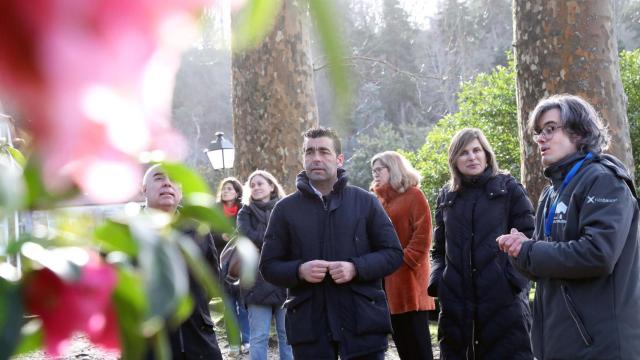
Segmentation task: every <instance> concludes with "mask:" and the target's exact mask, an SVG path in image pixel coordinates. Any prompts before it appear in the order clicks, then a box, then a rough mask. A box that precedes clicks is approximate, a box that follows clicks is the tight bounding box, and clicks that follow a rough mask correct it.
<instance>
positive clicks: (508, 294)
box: [428, 171, 534, 360]
mask: <svg viewBox="0 0 640 360" xmlns="http://www.w3.org/2000/svg"><path fill="white" fill-rule="evenodd" d="M435 219H436V223H435V228H434V246H433V249H432V251H431V263H432V271H431V279H430V281H429V288H428V293H429V295H431V296H437V297H438V299H439V301H440V318H439V321H438V340H439V342H440V351H441V359H443V360H447V359H532V358H533V356H532V353H531V345H530V342H529V331H530V325H531V313H530V310H529V303H528V290H529V281H528V280H527V279H526V278H525V277H523V276H522V275H521V274H519V273H518V272H517V271H516V270H515V268H514V267H513V266H512V265H511V263H510V261H509V259H508V256H507V255H506V254H505V253H503V252H501V251H500V250H499V248H498V245H497V243H496V238H497V237H498V236H500V235H502V234H506V233H508V232H509V231H510V229H511V228H516V229H518V230H519V231H521V232H523V233H524V234H526V235H527V236H530V235H531V234H532V232H533V228H534V218H533V207H532V205H531V202H530V201H529V199H528V198H527V194H526V193H525V190H524V189H523V187H522V185H520V184H518V183H517V181H516V180H515V179H514V178H513V177H512V176H510V175H504V174H498V175H495V176H491V174H490V172H489V171H485V172H484V174H483V175H481V176H480V178H478V179H476V180H475V181H474V182H468V181H466V182H463V184H462V187H461V189H459V190H458V191H454V192H451V191H449V190H448V185H446V186H445V187H444V188H443V189H442V190H441V192H440V196H439V197H438V201H437V209H436V216H435Z"/></svg>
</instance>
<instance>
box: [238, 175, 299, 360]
mask: <svg viewBox="0 0 640 360" xmlns="http://www.w3.org/2000/svg"><path fill="white" fill-rule="evenodd" d="M284 195H285V193H284V190H282V187H281V186H280V184H279V183H278V181H277V180H276V179H275V177H273V175H271V174H270V173H268V172H266V171H263V170H256V171H254V172H253V173H251V175H249V178H248V179H247V183H246V185H245V192H244V201H243V204H244V205H243V206H242V208H241V209H240V212H239V213H238V223H237V227H238V231H239V232H240V234H242V235H244V236H246V237H247V238H249V240H251V242H253V244H254V245H255V246H256V248H257V249H258V250H259V251H260V250H262V244H263V241H264V234H265V231H266V230H267V224H268V222H269V217H270V215H271V210H272V209H273V207H274V206H275V204H276V202H278V200H280V199H281V198H282V197H283V196H284ZM242 292H243V297H244V302H245V304H246V305H247V309H248V311H249V328H250V331H251V339H250V344H251V351H250V355H251V360H267V349H268V346H269V329H270V328H271V319H272V318H273V317H275V320H276V321H275V323H276V332H277V334H278V348H279V354H280V360H291V359H293V355H292V353H291V347H290V346H289V345H288V344H287V335H286V333H285V325H284V309H283V308H282V304H284V301H285V299H286V297H287V293H286V289H285V288H282V287H279V286H275V285H273V284H270V283H268V282H266V281H265V280H264V278H263V277H262V275H261V274H260V272H259V271H256V274H255V284H254V285H253V286H252V287H251V288H249V289H247V290H244V289H243V290H242Z"/></svg>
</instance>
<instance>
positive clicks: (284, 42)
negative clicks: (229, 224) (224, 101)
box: [232, 0, 318, 193]
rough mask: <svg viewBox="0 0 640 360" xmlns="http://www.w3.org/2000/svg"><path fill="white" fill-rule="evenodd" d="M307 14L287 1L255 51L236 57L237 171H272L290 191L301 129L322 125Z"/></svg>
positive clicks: (241, 175)
mask: <svg viewBox="0 0 640 360" xmlns="http://www.w3.org/2000/svg"><path fill="white" fill-rule="evenodd" d="M307 19H308V18H307V16H306V12H305V11H304V10H303V9H302V8H301V5H299V4H298V3H296V2H295V1H294V0H285V1H283V6H282V9H281V10H280V13H279V15H278V17H277V19H276V22H275V26H274V29H273V30H272V31H271V33H270V34H269V35H268V36H267V38H266V39H265V40H264V42H263V43H262V45H261V46H260V47H259V48H256V49H249V50H246V51H244V52H242V53H237V54H234V55H233V56H232V83H233V91H232V94H233V95H232V97H233V98H232V103H233V135H234V142H235V145H234V147H235V149H236V159H235V165H234V167H235V171H234V172H235V174H236V176H238V177H239V178H240V179H241V180H243V181H244V180H245V179H246V178H247V176H248V175H249V174H250V173H251V172H252V171H254V170H256V169H262V170H267V171H269V172H271V173H272V174H273V175H274V176H275V177H276V178H277V179H278V181H280V182H281V184H282V186H283V187H284V188H285V190H286V191H287V193H289V192H291V191H293V190H294V189H295V178H296V175H297V174H298V172H300V170H302V155H301V154H302V140H303V139H302V135H301V134H302V132H304V130H306V129H307V128H310V127H312V126H317V124H318V109H317V106H316V100H315V91H314V87H313V66H312V65H313V64H312V61H311V56H310V47H309V34H308V28H307V25H308V21H307Z"/></svg>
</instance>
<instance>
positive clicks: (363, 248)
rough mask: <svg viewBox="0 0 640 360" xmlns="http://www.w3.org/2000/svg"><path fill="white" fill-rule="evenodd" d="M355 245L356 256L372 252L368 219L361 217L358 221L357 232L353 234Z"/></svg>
mask: <svg viewBox="0 0 640 360" xmlns="http://www.w3.org/2000/svg"><path fill="white" fill-rule="evenodd" d="M353 245H354V248H355V251H356V256H361V255H365V254H368V253H370V252H371V247H370V246H369V238H368V235H367V219H365V218H359V219H358V221H357V223H356V228H355V233H354V234H353Z"/></svg>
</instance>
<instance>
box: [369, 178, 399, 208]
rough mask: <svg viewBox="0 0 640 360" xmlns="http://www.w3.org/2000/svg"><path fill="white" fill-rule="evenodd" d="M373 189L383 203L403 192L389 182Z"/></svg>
mask: <svg viewBox="0 0 640 360" xmlns="http://www.w3.org/2000/svg"><path fill="white" fill-rule="evenodd" d="M372 190H373V192H374V193H375V194H376V195H377V196H378V198H379V199H380V200H381V202H382V203H383V204H386V203H388V202H389V201H391V200H393V199H395V198H397V197H398V196H400V195H401V193H399V192H397V191H396V190H395V189H394V188H393V186H391V184H389V183H387V184H384V185H382V186H378V187H374V188H372Z"/></svg>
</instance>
